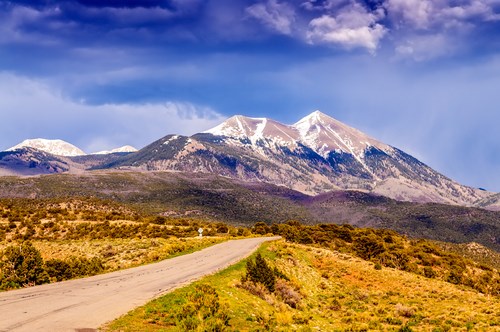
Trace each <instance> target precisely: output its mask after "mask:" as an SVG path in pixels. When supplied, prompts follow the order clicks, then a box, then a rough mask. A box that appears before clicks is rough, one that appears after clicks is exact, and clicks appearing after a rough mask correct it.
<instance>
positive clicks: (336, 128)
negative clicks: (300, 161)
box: [292, 111, 390, 157]
mask: <svg viewBox="0 0 500 332" xmlns="http://www.w3.org/2000/svg"><path fill="white" fill-rule="evenodd" d="M292 127H293V128H295V129H296V130H298V132H299V133H300V138H301V141H302V142H303V143H304V144H305V145H307V146H309V147H310V148H312V149H313V150H315V151H316V152H318V153H319V154H320V155H322V156H323V157H326V156H327V155H328V153H330V152H331V151H342V152H347V153H350V154H352V155H354V156H356V157H361V156H362V154H363V153H364V151H365V150H366V148H368V147H370V146H375V147H377V148H379V149H381V150H388V149H390V147H389V146H388V145H386V144H384V143H381V142H379V141H377V140H375V139H373V138H371V137H369V136H368V135H366V134H365V133H363V132H361V131H359V130H357V129H355V128H352V127H349V126H348V125H346V124H344V123H342V122H340V121H338V120H336V119H334V118H332V117H330V116H328V115H326V114H324V113H322V112H320V111H315V112H313V113H311V114H309V115H307V116H305V117H304V118H302V119H300V120H299V121H298V122H296V123H295V124H294V125H292Z"/></svg>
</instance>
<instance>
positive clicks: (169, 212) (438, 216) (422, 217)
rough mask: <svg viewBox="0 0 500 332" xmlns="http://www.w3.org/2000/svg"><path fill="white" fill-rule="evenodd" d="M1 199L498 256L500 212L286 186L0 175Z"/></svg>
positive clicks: (178, 177) (168, 175) (117, 175)
mask: <svg viewBox="0 0 500 332" xmlns="http://www.w3.org/2000/svg"><path fill="white" fill-rule="evenodd" d="M0 197H31V198H57V197H99V198H105V199H112V200H115V201H118V202H122V203H126V204H130V205H132V206H135V207H137V208H140V209H142V210H143V211H146V212H148V213H153V214H157V215H163V216H167V217H169V218H179V217H186V216H196V217H197V218H202V219H206V220H212V221H225V222H228V223H230V224H233V225H253V224H255V223H256V222H258V221H263V222H265V223H267V224H271V223H283V222H286V221H288V220H298V221H300V222H303V223H306V224H316V223H325V222H328V223H336V224H351V225H355V226H367V227H368V226H369V227H375V228H389V229H394V230H397V231H399V232H401V233H403V234H407V235H409V236H412V237H423V238H429V239H435V240H441V241H450V242H457V243H466V242H473V241H474V242H477V243H481V244H483V245H485V246H487V247H489V248H492V249H494V250H496V251H500V222H499V220H500V212H495V211H487V210H483V209H479V208H466V207H460V206H452V205H445V204H435V203H411V202H399V201H396V200H393V199H390V198H386V197H383V196H378V195H374V194H368V193H362V192H357V191H336V192H331V193H327V194H322V195H317V196H309V195H305V194H303V193H300V192H298V191H294V190H291V189H288V188H285V187H281V186H276V185H271V184H267V183H262V182H253V183H251V182H246V181H240V180H234V179H231V178H227V177H221V176H216V175H213V174H204V173H181V172H125V171H121V172H118V171H115V172H112V171H102V172H92V173H84V174H79V175H72V174H56V175H50V176H42V177H32V178H14V177H4V178H0Z"/></svg>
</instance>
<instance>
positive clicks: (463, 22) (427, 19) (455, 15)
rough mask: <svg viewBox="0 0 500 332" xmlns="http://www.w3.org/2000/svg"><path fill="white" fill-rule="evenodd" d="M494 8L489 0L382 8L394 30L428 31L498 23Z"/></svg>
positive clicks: (421, 1) (409, 0)
mask: <svg viewBox="0 0 500 332" xmlns="http://www.w3.org/2000/svg"><path fill="white" fill-rule="evenodd" d="M493 5H494V4H493V3H492V1H491V0H489V1H488V0H464V1H460V2H457V1H452V0H387V1H385V2H384V5H383V6H384V8H385V9H386V10H387V13H388V16H389V18H390V19H391V21H392V23H393V24H394V25H395V26H396V27H398V28H402V29H404V28H412V29H417V30H429V29H435V28H453V29H456V28H460V27H462V26H463V27H468V26H470V25H471V24H474V22H473V21H474V20H479V21H491V20H497V19H498V18H499V16H498V14H496V13H495V12H494V10H493Z"/></svg>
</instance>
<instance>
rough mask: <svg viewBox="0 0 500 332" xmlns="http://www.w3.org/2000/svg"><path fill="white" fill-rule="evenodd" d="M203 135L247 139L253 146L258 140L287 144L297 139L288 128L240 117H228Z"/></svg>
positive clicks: (268, 120) (269, 122) (295, 133)
mask: <svg viewBox="0 0 500 332" xmlns="http://www.w3.org/2000/svg"><path fill="white" fill-rule="evenodd" d="M205 133H208V134H212V135H216V136H226V137H230V138H235V139H248V140H250V141H251V142H252V143H253V144H255V143H256V142H257V141H258V140H272V141H278V142H280V143H282V144H288V143H291V142H295V141H296V140H297V139H298V135H297V132H296V131H295V130H294V129H293V128H290V126H287V125H284V124H282V123H279V122H278V121H275V120H271V119H268V118H250V117H246V116H242V115H235V116H233V117H230V118H229V119H227V120H226V121H224V122H223V123H221V124H220V125H218V126H216V127H214V128H212V129H209V130H207V131H205Z"/></svg>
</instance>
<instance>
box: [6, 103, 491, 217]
mask: <svg viewBox="0 0 500 332" xmlns="http://www.w3.org/2000/svg"><path fill="white" fill-rule="evenodd" d="M16 151H18V152H17V157H15V158H14V157H12V155H8V154H4V155H3V157H2V158H0V159H1V162H0V174H5V173H7V174H8V175H25V174H24V173H26V169H22V167H21V166H22V165H24V166H23V167H25V168H26V167H28V166H29V165H32V164H33V161H34V160H32V159H30V158H31V155H30V154H27V153H24V154H23V151H21V150H16ZM110 152H111V151H110ZM40 156H41V159H40V160H38V159H35V161H34V163H35V164H43V163H45V164H47V165H49V166H48V169H50V171H46V170H41V171H40V174H46V173H59V172H70V173H72V172H73V173H74V172H76V173H80V172H82V171H89V170H97V169H118V170H120V169H121V170H137V171H174V172H177V171H181V172H198V173H214V174H218V175H222V176H226V177H230V178H234V179H238V180H242V181H260V182H268V183H271V184H275V185H279V186H284V187H288V188H290V189H293V190H297V191H300V192H302V193H305V194H309V195H317V194H321V193H325V192H329V191H334V190H359V191H363V192H367V193H374V194H378V195H383V196H387V197H390V198H393V199H397V200H400V201H414V202H436V203H444V204H458V205H464V206H474V205H475V204H481V205H480V206H481V207H483V208H488V206H489V202H493V203H492V204H493V205H492V206H493V207H494V208H495V207H496V205H495V203H494V200H488V197H490V196H492V195H493V193H490V192H486V191H483V190H480V189H476V188H471V187H467V186H463V185H461V184H459V183H457V182H455V181H453V180H451V179H449V178H447V177H446V176H444V175H442V174H440V173H438V172H436V171H435V170H433V169H432V168H430V167H429V166H427V165H426V164H424V163H422V162H421V161H419V160H418V159H416V158H414V157H412V156H411V155H409V154H407V153H405V152H404V151H402V150H399V149H397V148H395V147H393V146H391V145H388V144H385V143H383V142H380V141H378V140H377V139H375V138H372V137H370V136H369V135H366V134H365V133H363V132H361V131H359V130H357V129H355V128H353V127H350V126H348V125H346V124H344V123H342V122H340V121H338V120H336V119H334V118H332V117H330V116H329V115H326V114H324V113H322V112H320V111H315V112H312V113H311V114H309V115H307V116H305V117H303V118H301V119H300V120H298V121H297V122H296V123H294V124H292V125H287V124H283V123H280V122H278V121H276V120H273V119H269V118H251V117H246V116H243V115H235V116H232V117H230V118H228V119H227V120H226V121H224V122H222V123H221V124H219V125H218V126H215V127H214V128H211V129H208V130H206V131H205V132H202V133H198V134H194V135H192V136H189V137H188V136H182V135H167V136H165V137H163V138H161V139H159V140H157V141H155V142H152V143H151V144H149V145H147V146H146V147H144V148H142V149H141V150H139V151H137V152H126V153H113V154H110V155H99V154H92V155H80V156H70V157H63V156H55V155H54V156H53V157H51V154H50V153H49V154H44V155H40ZM16 158H17V159H16ZM16 160H18V161H16ZM19 160H20V162H19ZM61 160H62V161H63V162H64V163H65V164H66V165H65V166H64V167H52V168H51V166H50V165H52V166H54V165H59V164H58V163H59V162H60V161H61ZM16 163H17V164H16ZM19 165H21V166H19ZM27 165H28V166H27ZM9 167H10V169H9ZM16 167H17V168H16ZM46 168H47V167H46ZM12 169H14V171H12ZM16 170H17V171H16ZM16 172H17V173H16ZM28 173H29V174H32V173H36V167H35V169H32V170H31V171H29V172H28Z"/></svg>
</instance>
